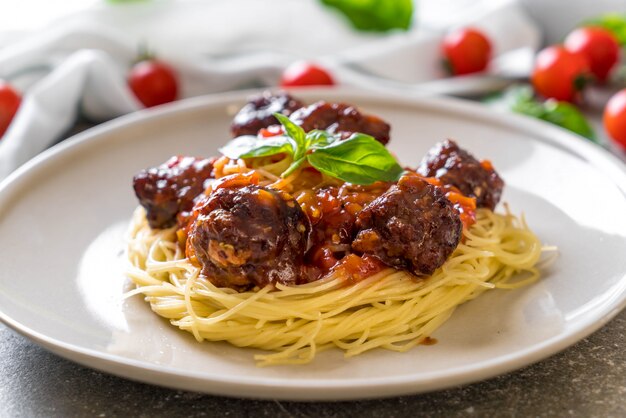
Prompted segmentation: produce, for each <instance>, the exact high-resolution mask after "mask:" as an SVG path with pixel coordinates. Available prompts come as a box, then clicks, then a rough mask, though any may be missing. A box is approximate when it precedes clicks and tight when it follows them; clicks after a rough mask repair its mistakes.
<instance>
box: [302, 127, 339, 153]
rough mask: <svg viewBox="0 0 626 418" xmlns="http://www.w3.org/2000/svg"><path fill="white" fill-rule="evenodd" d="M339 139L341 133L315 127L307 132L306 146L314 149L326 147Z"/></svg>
mask: <svg viewBox="0 0 626 418" xmlns="http://www.w3.org/2000/svg"><path fill="white" fill-rule="evenodd" d="M338 140H339V135H333V134H330V133H328V132H326V131H320V130H319V129H314V130H312V131H310V132H308V133H307V134H306V148H307V149H313V148H319V147H325V146H327V145H330V144H332V143H333V142H335V141H338Z"/></svg>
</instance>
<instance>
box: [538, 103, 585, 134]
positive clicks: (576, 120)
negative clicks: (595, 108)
mask: <svg viewBox="0 0 626 418" xmlns="http://www.w3.org/2000/svg"><path fill="white" fill-rule="evenodd" d="M543 106H544V108H545V113H544V114H543V115H542V116H541V119H543V120H545V121H546V122H550V123H553V124H555V125H558V126H560V127H562V128H565V129H568V130H570V131H572V132H574V133H577V134H578V135H580V136H584V137H585V138H588V139H590V140H592V141H593V142H597V139H596V135H595V133H594V131H593V128H592V127H591V125H590V124H589V122H587V119H585V116H583V114H582V113H580V110H578V108H577V107H576V106H574V105H573V104H571V103H568V102H559V101H557V100H548V101H546V102H545V103H544V104H543Z"/></svg>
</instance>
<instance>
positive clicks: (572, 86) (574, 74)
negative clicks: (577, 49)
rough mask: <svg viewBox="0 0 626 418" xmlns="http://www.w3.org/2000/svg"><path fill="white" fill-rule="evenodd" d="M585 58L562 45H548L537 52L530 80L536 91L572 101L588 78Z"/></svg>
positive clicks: (588, 71)
mask: <svg viewBox="0 0 626 418" xmlns="http://www.w3.org/2000/svg"><path fill="white" fill-rule="evenodd" d="M590 75H591V73H590V69H589V63H588V62H587V59H586V58H585V57H584V56H583V55H581V54H574V53H573V52H569V51H568V50H567V49H565V48H564V47H562V46H559V45H553V46H549V47H547V48H545V49H543V50H541V51H540V52H539V54H537V58H536V59H535V67H534V69H533V75H532V82H533V86H534V87H535V90H536V91H537V93H539V94H541V95H542V96H545V97H552V98H555V99H557V100H565V101H568V102H573V101H575V100H576V99H578V98H579V96H580V91H581V90H582V89H583V87H584V86H585V84H586V82H587V81H588V80H589V77H590Z"/></svg>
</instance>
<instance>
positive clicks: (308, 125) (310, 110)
mask: <svg viewBox="0 0 626 418" xmlns="http://www.w3.org/2000/svg"><path fill="white" fill-rule="evenodd" d="M289 118H290V119H291V120H292V121H294V122H295V123H296V124H298V125H300V126H301V127H302V129H304V130H305V131H306V132H309V131H312V130H313V129H321V130H326V131H328V132H331V133H340V134H345V136H346V137H347V136H349V135H350V134H352V133H355V132H361V133H364V134H367V135H371V136H373V137H374V138H376V139H377V140H378V141H379V142H381V143H383V144H386V143H387V142H389V131H390V129H391V127H390V126H389V124H388V123H387V122H385V121H384V120H382V119H380V118H378V117H376V116H372V115H364V114H363V113H361V112H359V110H358V109H357V108H356V107H354V106H351V105H348V104H344V103H326V102H317V103H314V104H312V105H310V106H307V107H303V108H302V109H299V110H297V111H295V112H293V114H292V115H291V116H290V117H289Z"/></svg>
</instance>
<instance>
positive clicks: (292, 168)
mask: <svg viewBox="0 0 626 418" xmlns="http://www.w3.org/2000/svg"><path fill="white" fill-rule="evenodd" d="M305 161H306V157H302V158H300V159H299V160H295V161H294V162H292V163H291V165H290V166H289V167H288V168H287V169H286V170H285V171H284V172H283V174H281V175H280V176H281V177H282V178H285V177H288V176H289V175H290V174H291V173H293V172H294V171H296V170H297V169H298V168H300V166H301V165H302V164H304V162H305Z"/></svg>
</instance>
